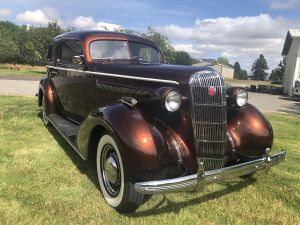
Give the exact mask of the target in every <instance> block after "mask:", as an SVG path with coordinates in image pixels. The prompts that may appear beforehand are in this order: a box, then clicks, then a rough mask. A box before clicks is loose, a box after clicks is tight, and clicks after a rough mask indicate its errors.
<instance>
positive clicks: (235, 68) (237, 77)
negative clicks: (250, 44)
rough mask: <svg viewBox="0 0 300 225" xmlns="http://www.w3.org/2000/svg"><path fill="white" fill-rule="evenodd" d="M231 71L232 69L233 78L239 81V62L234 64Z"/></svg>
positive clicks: (240, 70)
mask: <svg viewBox="0 0 300 225" xmlns="http://www.w3.org/2000/svg"><path fill="white" fill-rule="evenodd" d="M233 69H234V74H233V78H234V79H238V80H240V77H241V72H242V69H241V66H240V63H239V62H235V63H234V66H233Z"/></svg>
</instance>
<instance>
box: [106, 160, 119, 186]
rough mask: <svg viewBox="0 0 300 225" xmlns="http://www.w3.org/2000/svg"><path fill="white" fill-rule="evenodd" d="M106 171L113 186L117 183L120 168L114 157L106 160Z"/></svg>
mask: <svg viewBox="0 0 300 225" xmlns="http://www.w3.org/2000/svg"><path fill="white" fill-rule="evenodd" d="M104 170H105V173H106V176H107V179H108V180H109V182H110V183H113V184H114V183H116V182H117V179H118V166H117V162H116V160H115V158H114V157H113V156H109V158H107V159H106V162H105V165H104Z"/></svg>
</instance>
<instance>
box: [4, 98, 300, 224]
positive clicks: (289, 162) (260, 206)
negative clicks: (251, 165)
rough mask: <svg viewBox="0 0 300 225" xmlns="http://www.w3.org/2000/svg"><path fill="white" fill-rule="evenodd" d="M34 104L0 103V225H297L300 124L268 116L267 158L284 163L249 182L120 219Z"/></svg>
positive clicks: (160, 203)
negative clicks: (281, 156)
mask: <svg viewBox="0 0 300 225" xmlns="http://www.w3.org/2000/svg"><path fill="white" fill-rule="evenodd" d="M40 117H41V114H40V109H39V108H38V107H37V99H36V98H33V97H11V96H0V224H1V225H2V224H3V225H4V224H9V225H10V224H103V225H104V224H106V225H110V224H112V225H115V224H118V225H121V224H131V225H135V224H137V225H139V224H145V225H147V224H149V225H150V224H151V225H152V224H153V225H154V224H155V225H156V224H170V225H177V224H205V225H206V224H207V225H209V224H240V225H244V224H246V225H247V224H249V225H250V224H251V225H252V224H270V225H274V224H295V225H296V224H300V164H299V161H300V151H299V150H300V136H299V130H300V117H295V116H289V115H284V114H276V113H272V114H271V113H270V114H267V117H268V119H269V120H270V122H271V124H272V125H273V128H274V133H275V142H274V146H273V151H272V152H273V153H274V152H278V151H280V150H281V149H283V148H285V149H286V150H288V155H287V158H286V161H285V162H283V163H282V164H280V165H278V166H276V167H274V168H272V169H271V170H270V171H269V173H266V172H258V173H257V174H255V175H254V177H253V178H252V179H242V178H236V179H231V180H228V181H226V182H222V183H220V184H213V185H210V186H207V187H205V188H204V190H203V191H202V192H193V191H189V192H181V193H173V194H164V195H156V196H153V197H152V198H151V199H150V200H149V201H148V202H146V203H145V204H144V205H142V206H141V207H140V208H139V209H138V210H137V212H135V213H132V214H127V215H121V214H118V213H117V212H116V211H114V210H113V209H111V208H110V207H109V206H108V205H107V204H106V203H105V202H104V199H103V198H102V196H101V194H100V192H99V186H98V183H97V175H96V172H95V168H94V164H93V163H86V162H84V161H82V160H81V158H80V157H79V156H78V155H77V154H76V153H75V152H74V151H73V150H72V148H71V147H70V146H69V145H68V143H67V142H66V141H65V140H64V139H63V138H62V137H61V136H60V135H59V133H58V132H57V131H56V130H55V129H54V128H53V127H49V128H46V127H44V126H43V123H42V120H41V118H40Z"/></svg>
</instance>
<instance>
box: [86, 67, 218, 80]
mask: <svg viewBox="0 0 300 225" xmlns="http://www.w3.org/2000/svg"><path fill="white" fill-rule="evenodd" d="M90 70H92V71H94V72H102V73H112V74H119V75H126V76H137V77H147V78H154V79H164V80H172V81H176V82H178V83H180V84H187V83H188V82H189V79H190V76H191V75H192V74H194V73H196V72H199V71H204V70H209V71H213V69H212V68H211V67H199V66H181V65H170V64H158V65H153V64H147V65H146V64H115V63H112V64H100V65H98V64H97V65H94V66H92V68H91V69H90Z"/></svg>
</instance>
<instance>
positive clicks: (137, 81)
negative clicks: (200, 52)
mask: <svg viewBox="0 0 300 225" xmlns="http://www.w3.org/2000/svg"><path fill="white" fill-rule="evenodd" d="M48 59H49V63H48V66H47V67H48V70H47V73H48V74H47V77H46V78H44V79H42V80H41V81H40V85H39V100H38V101H39V102H38V104H39V106H42V115H43V121H44V124H45V125H47V126H48V125H50V124H51V125H53V126H54V127H55V128H56V129H57V131H58V132H59V133H60V134H61V135H62V136H63V137H64V138H65V139H66V141H67V142H68V143H69V144H70V145H71V146H72V147H73V148H74V150H75V151H76V152H77V153H78V154H79V155H80V156H81V157H82V158H83V159H84V160H96V165H97V173H98V179H99V184H100V189H101V192H102V194H103V197H104V199H105V200H106V202H107V203H108V204H109V205H110V206H112V207H113V208H115V209H116V210H118V211H120V212H129V211H133V210H135V209H136V208H137V207H138V206H139V205H140V204H142V203H143V201H144V200H145V199H146V197H147V196H150V195H153V194H158V193H167V192H174V191H182V190H188V189H196V188H201V187H203V186H204V185H207V184H211V183H216V182H220V181H223V180H224V179H229V178H233V177H239V176H245V175H251V174H253V173H255V172H256V171H258V170H263V169H267V168H270V167H272V166H274V165H276V164H278V163H279V162H281V161H283V160H284V158H285V155H286V152H285V151H281V152H279V153H277V154H275V155H272V156H270V155H269V153H270V150H271V148H272V144H273V131H272V127H271V125H270V123H269V122H268V121H267V119H266V118H265V117H264V116H263V115H262V113H260V112H259V111H258V110H257V109H256V108H255V107H254V106H252V105H250V104H248V103H247V99H248V94H247V91H246V90H245V89H242V88H235V87H229V88H227V87H226V85H225V83H224V79H223V77H222V76H221V75H220V74H219V73H217V72H216V71H214V70H213V69H212V68H210V67H192V66H178V65H168V64H165V61H164V58H163V56H162V53H161V51H160V50H159V48H158V47H157V45H156V44H155V43H153V42H152V41H150V40H147V39H144V38H141V37H138V36H134V35H128V34H123V33H115V32H102V31H80V32H71V33H65V34H62V35H60V36H57V37H55V38H54V40H53V44H52V45H51V46H50V48H49V55H48Z"/></svg>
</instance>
